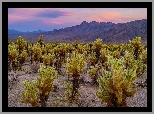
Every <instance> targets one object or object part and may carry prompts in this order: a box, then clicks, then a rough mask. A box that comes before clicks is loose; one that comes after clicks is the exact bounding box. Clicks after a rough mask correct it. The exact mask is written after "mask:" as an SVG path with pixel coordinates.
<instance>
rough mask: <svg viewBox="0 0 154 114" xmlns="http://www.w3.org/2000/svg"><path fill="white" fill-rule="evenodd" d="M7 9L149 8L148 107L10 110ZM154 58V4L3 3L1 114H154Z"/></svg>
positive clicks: (23, 108) (28, 108)
mask: <svg viewBox="0 0 154 114" xmlns="http://www.w3.org/2000/svg"><path fill="white" fill-rule="evenodd" d="M34 4H35V5H34ZM111 4H112V6H114V7H111ZM60 5H61V6H63V7H59V6H60ZM8 8H147V37H148V38H147V48H148V50H147V51H148V52H147V58H148V61H147V62H148V63H147V69H148V70H147V75H148V78H147V83H148V84H147V107H127V108H125V107H122V108H121V107H116V108H109V107H44V108H42V107H39V108H35V107H8V84H7V81H8V77H7V75H8V74H7V73H8V66H7V64H5V62H6V61H7V57H6V56H7V55H8V53H7V51H6V49H8ZM151 54H152V2H2V63H3V64H2V112H152V58H151V57H152V55H151Z"/></svg>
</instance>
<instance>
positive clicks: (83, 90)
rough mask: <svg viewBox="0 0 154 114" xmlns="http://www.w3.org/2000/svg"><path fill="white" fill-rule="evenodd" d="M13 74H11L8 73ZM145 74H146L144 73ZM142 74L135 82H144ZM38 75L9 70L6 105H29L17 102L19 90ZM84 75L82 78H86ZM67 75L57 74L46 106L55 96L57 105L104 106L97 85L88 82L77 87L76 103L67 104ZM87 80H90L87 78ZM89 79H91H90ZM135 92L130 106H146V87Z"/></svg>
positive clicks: (53, 100)
mask: <svg viewBox="0 0 154 114" xmlns="http://www.w3.org/2000/svg"><path fill="white" fill-rule="evenodd" d="M10 74H13V75H10ZM145 75H146V74H145ZM145 75H144V76H142V77H140V78H137V80H136V82H141V81H142V82H144V81H145V79H146V76H145ZM37 76H38V73H31V74H28V73H27V71H25V72H24V71H22V72H21V71H18V72H16V73H14V72H9V74H8V79H9V82H8V84H9V88H8V106H9V107H31V105H30V104H25V103H21V102H19V100H20V99H22V95H21V91H22V89H23V84H22V82H23V81H24V80H29V81H32V80H35V79H36V77H37ZM87 76H88V75H86V76H85V77H84V76H83V77H84V78H86V77H87ZM13 78H16V80H15V81H14V83H12V82H11V80H13ZM67 79H68V77H67V76H66V75H65V76H64V75H59V79H58V80H56V81H55V82H54V85H56V87H57V90H56V91H55V92H51V93H50V96H49V100H48V102H47V107H55V106H56V104H55V101H56V98H58V99H59V100H57V103H58V106H59V107H65V106H66V107H69V106H70V107H105V106H106V104H105V103H104V104H100V99H99V98H97V97H96V95H95V93H96V91H97V90H98V89H99V88H98V86H91V85H90V84H89V83H86V84H81V85H80V88H79V92H80V97H79V99H78V103H74V104H73V103H72V104H71V105H70V104H69V101H65V100H64V97H65V96H64V92H65V88H64V86H63V81H64V80H67ZM87 80H90V79H89V78H88V79H87ZM90 81H91V80H90ZM135 86H136V87H137V88H138V91H137V93H136V94H135V95H134V97H133V98H127V103H128V105H129V106H130V107H147V87H139V86H138V85H135Z"/></svg>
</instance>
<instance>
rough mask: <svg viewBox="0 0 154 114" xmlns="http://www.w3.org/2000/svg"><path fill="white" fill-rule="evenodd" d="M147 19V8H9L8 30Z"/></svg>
mask: <svg viewBox="0 0 154 114" xmlns="http://www.w3.org/2000/svg"><path fill="white" fill-rule="evenodd" d="M141 19H147V9H146V8H9V9H8V28H9V29H15V30H18V31H23V32H26V31H37V30H39V29H41V30H46V31H52V30H53V29H61V28H65V27H71V26H75V25H79V24H81V23H82V21H87V22H91V21H97V22H113V23H126V22H130V21H134V20H141Z"/></svg>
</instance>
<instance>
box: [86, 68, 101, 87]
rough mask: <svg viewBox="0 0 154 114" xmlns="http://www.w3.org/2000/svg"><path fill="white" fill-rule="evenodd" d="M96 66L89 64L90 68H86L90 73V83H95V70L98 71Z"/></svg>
mask: <svg viewBox="0 0 154 114" xmlns="http://www.w3.org/2000/svg"><path fill="white" fill-rule="evenodd" d="M98 68H99V67H98V66H97V65H96V66H90V69H89V70H88V74H89V75H90V77H91V79H92V84H93V85H94V84H97V71H98Z"/></svg>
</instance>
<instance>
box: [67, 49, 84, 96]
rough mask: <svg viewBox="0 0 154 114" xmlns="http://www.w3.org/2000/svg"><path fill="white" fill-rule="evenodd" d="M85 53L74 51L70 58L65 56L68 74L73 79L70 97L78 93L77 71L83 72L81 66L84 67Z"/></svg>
mask: <svg viewBox="0 0 154 114" xmlns="http://www.w3.org/2000/svg"><path fill="white" fill-rule="evenodd" d="M85 64H86V62H85V55H84V54H79V53H77V52H76V51H74V52H73V53H72V56H71V59H70V58H67V63H66V70H67V73H68V75H72V77H73V80H72V83H73V91H72V98H73V97H74V96H75V95H76V94H77V93H78V88H79V77H80V75H79V73H82V72H83V68H84V67H85Z"/></svg>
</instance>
